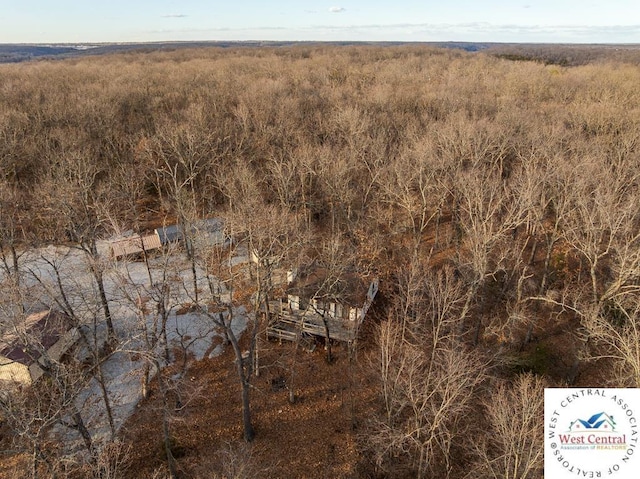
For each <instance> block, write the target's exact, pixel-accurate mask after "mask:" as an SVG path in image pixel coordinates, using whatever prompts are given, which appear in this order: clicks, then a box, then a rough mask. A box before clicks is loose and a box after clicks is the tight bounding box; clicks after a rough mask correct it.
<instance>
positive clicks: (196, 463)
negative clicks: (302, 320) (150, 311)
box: [122, 342, 376, 478]
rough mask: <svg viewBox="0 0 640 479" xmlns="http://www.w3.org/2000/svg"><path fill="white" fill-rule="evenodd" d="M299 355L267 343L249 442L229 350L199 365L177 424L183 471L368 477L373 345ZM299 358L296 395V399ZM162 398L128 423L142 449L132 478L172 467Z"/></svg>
mask: <svg viewBox="0 0 640 479" xmlns="http://www.w3.org/2000/svg"><path fill="white" fill-rule="evenodd" d="M294 351H295V346H294V345H293V344H291V343H283V344H278V343H277V342H268V343H266V344H263V345H262V349H261V351H260V360H261V368H260V376H259V377H257V378H254V388H253V390H252V398H251V408H252V414H253V422H254V426H255V430H256V437H255V440H254V441H253V443H251V444H250V445H246V444H245V443H244V441H243V439H242V431H243V430H242V420H241V417H242V416H241V403H240V385H239V382H238V377H237V373H236V371H235V365H234V356H233V351H232V350H231V348H226V349H225V352H224V353H223V354H221V355H220V356H217V357H213V358H205V359H203V360H201V361H197V362H194V363H193V364H192V365H191V367H190V368H189V370H188V373H187V376H188V378H189V380H190V381H192V382H193V383H196V384H199V385H201V386H202V389H201V390H200V391H199V393H198V394H197V395H196V397H195V398H194V399H193V400H192V401H191V402H189V404H188V405H186V406H185V407H183V408H182V409H181V410H180V411H178V412H175V414H174V415H173V416H174V417H173V418H172V420H171V431H172V436H173V438H174V451H175V455H176V456H177V464H178V469H179V471H180V473H181V475H182V476H183V477H195V478H198V477H202V478H204V477H207V478H209V477H229V476H231V477H235V474H237V473H238V471H239V469H243V470H245V472H247V470H248V472H250V477H269V478H280V477H282V478H287V477H299V478H324V477H331V478H349V477H362V474H361V472H362V467H365V466H364V463H363V459H362V457H361V456H360V452H359V450H360V448H359V447H358V446H357V441H358V439H359V436H360V433H361V432H363V431H364V428H365V427H366V421H367V418H368V417H371V415H372V412H373V410H374V408H375V396H376V385H375V383H374V381H373V380H372V379H371V377H372V375H371V374H369V373H368V371H367V367H366V364H367V363H368V361H367V359H366V355H367V352H366V350H365V351H359V352H358V357H357V359H356V360H355V361H352V362H350V361H349V356H348V351H347V348H346V346H342V345H334V347H333V355H334V360H333V362H332V363H331V364H327V362H326V352H325V350H324V348H323V347H321V346H319V347H317V348H316V350H315V351H314V352H311V353H310V352H307V351H305V350H303V349H302V348H299V349H298V350H297V352H294ZM294 354H295V373H294V374H295V376H294V382H295V384H294V389H295V392H296V401H295V403H294V404H290V403H289V387H291V364H292V361H293V360H294V357H293V355H294ZM154 387H155V386H154ZM154 392H155V391H154ZM159 403H160V398H159V394H153V393H152V395H151V397H150V398H149V399H148V400H147V401H145V402H143V403H141V404H140V407H139V408H138V410H137V412H136V413H135V414H134V415H133V416H132V417H131V418H130V419H129V421H128V422H127V423H126V424H125V427H124V428H123V431H122V436H123V439H124V440H125V442H127V443H130V444H134V445H135V447H134V448H133V450H132V452H131V454H132V462H131V466H130V468H129V477H131V478H134V477H135V478H143V477H153V475H154V471H158V470H163V468H164V467H165V466H164V462H165V459H164V454H163V448H162V431H161V408H160V404H159ZM216 474H219V475H220V476H216ZM242 477H245V476H242Z"/></svg>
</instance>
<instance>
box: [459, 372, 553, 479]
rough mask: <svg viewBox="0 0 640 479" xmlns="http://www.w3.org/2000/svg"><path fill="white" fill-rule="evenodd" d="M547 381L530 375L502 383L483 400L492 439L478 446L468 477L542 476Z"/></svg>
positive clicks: (522, 478) (520, 478)
mask: <svg viewBox="0 0 640 479" xmlns="http://www.w3.org/2000/svg"><path fill="white" fill-rule="evenodd" d="M544 387H545V381H544V380H543V379H542V378H540V377H536V376H533V375H531V374H525V375H521V376H519V377H517V378H516V379H515V381H514V383H513V384H512V385H507V384H500V385H499V386H498V388H497V389H496V390H494V391H493V392H492V394H491V395H490V396H488V397H487V398H486V399H485V401H484V407H485V410H486V418H485V419H486V421H487V424H488V427H489V429H490V431H491V432H492V434H491V435H490V436H489V437H490V438H491V439H490V440H486V438H483V439H484V441H482V442H480V443H479V444H476V448H475V449H476V452H477V455H478V459H477V463H476V465H475V467H473V468H472V470H471V472H469V474H468V475H467V477H470V478H471V477H474V478H476V477H478V478H487V479H488V478H491V479H534V478H537V477H540V475H541V474H542V459H543V444H544V440H543V430H544V427H543V424H542V423H541V421H540V417H541V416H542V415H543V409H544Z"/></svg>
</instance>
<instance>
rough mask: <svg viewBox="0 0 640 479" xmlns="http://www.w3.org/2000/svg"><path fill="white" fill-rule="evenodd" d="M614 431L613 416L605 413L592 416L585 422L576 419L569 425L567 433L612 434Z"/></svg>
mask: <svg viewBox="0 0 640 479" xmlns="http://www.w3.org/2000/svg"><path fill="white" fill-rule="evenodd" d="M615 429H616V422H615V421H614V419H613V416H609V415H608V414H607V413H605V412H599V413H597V414H594V415H593V416H591V417H590V418H589V419H587V420H584V419H576V420H575V421H572V422H571V424H569V432H586V431H589V432H613V431H615Z"/></svg>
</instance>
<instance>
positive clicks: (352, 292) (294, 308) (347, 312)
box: [267, 271, 378, 342]
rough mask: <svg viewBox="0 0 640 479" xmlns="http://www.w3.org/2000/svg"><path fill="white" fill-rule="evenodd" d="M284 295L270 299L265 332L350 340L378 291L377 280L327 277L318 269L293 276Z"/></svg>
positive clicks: (283, 336) (274, 335) (292, 337)
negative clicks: (304, 274)
mask: <svg viewBox="0 0 640 479" xmlns="http://www.w3.org/2000/svg"><path fill="white" fill-rule="evenodd" d="M287 280H288V281H289V282H290V284H289V286H288V287H287V288H286V297H283V298H282V299H281V300H278V301H273V302H271V303H270V321H269V325H268V327H267V336H269V337H272V338H279V339H287V340H296V339H297V338H298V337H299V336H300V335H302V334H310V335H313V336H320V337H325V338H326V336H327V330H328V336H329V339H334V340H337V341H345V342H353V341H355V340H356V338H357V335H358V331H359V329H360V326H361V325H362V322H363V321H364V319H365V316H366V314H367V312H368V310H369V308H370V306H371V304H372V303H373V300H374V299H375V297H376V294H377V292H378V280H377V279H374V280H373V281H371V283H369V285H368V286H367V283H366V282H365V281H364V280H363V279H362V278H360V277H358V276H356V275H344V276H343V277H341V278H334V279H330V278H328V277H327V275H326V274H325V273H324V272H322V271H315V272H314V273H312V274H310V275H306V276H302V277H300V276H298V277H295V275H294V274H292V273H289V274H287Z"/></svg>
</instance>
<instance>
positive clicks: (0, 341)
mask: <svg viewBox="0 0 640 479" xmlns="http://www.w3.org/2000/svg"><path fill="white" fill-rule="evenodd" d="M68 319H69V318H68V316H66V315H65V314H64V313H62V312H59V311H52V310H46V311H41V312H39V313H35V314H32V315H30V316H28V317H27V318H25V320H24V321H23V322H22V324H17V325H15V326H14V327H13V328H12V330H10V331H7V332H6V333H5V334H4V335H3V336H2V337H0V356H3V357H5V358H7V359H10V360H11V361H15V362H18V363H20V364H24V365H27V366H28V365H30V364H32V363H34V362H35V361H37V360H38V359H40V356H41V351H42V350H45V351H46V350H48V349H49V348H51V347H52V346H53V345H54V344H56V343H57V342H58V341H59V340H60V338H62V337H63V336H64V335H65V334H66V333H67V331H69V330H70V329H72V326H71V324H70V322H69V321H68ZM27 338H28V339H27Z"/></svg>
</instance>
